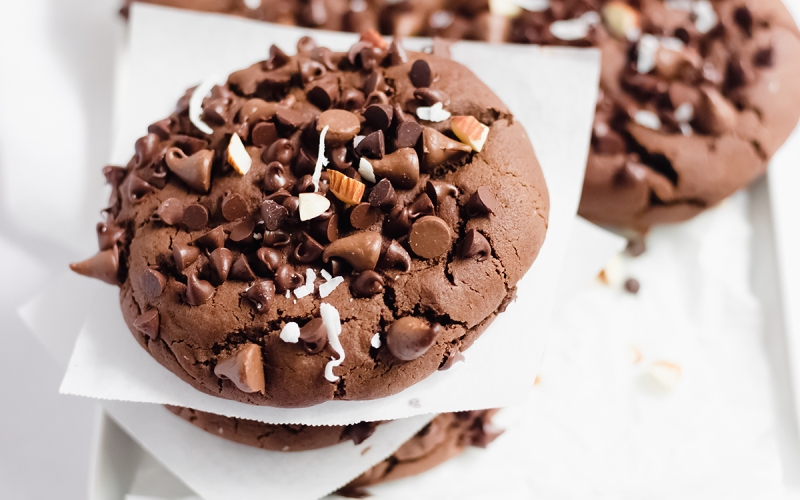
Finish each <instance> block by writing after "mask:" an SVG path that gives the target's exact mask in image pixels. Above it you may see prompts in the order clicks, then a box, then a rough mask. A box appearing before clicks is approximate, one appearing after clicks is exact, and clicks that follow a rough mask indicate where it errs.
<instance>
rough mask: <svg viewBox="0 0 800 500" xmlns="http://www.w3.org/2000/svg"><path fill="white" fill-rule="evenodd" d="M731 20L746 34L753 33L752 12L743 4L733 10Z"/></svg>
mask: <svg viewBox="0 0 800 500" xmlns="http://www.w3.org/2000/svg"><path fill="white" fill-rule="evenodd" d="M733 20H734V21H735V22H736V24H737V25H739V28H740V29H741V30H742V31H743V32H744V33H745V34H746V35H747V36H752V35H753V13H752V12H750V9H748V8H747V7H745V6H742V7H739V8H737V9H736V10H734V11H733Z"/></svg>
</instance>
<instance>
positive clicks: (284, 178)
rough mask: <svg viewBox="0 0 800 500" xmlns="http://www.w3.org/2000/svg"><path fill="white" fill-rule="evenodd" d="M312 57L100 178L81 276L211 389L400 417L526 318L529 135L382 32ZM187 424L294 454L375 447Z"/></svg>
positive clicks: (482, 96)
mask: <svg viewBox="0 0 800 500" xmlns="http://www.w3.org/2000/svg"><path fill="white" fill-rule="evenodd" d="M297 52H298V53H297V55H296V56H288V55H287V54H285V53H284V52H283V51H282V50H280V49H279V48H278V47H274V46H273V47H272V48H271V49H270V50H269V54H270V57H269V58H268V59H267V60H265V61H261V62H259V63H256V64H254V65H252V66H251V67H249V68H247V69H244V70H242V71H238V72H236V73H233V74H232V75H230V76H229V77H228V79H227V81H226V82H214V81H206V82H203V83H202V84H200V85H198V86H197V87H196V88H193V89H190V90H189V91H188V92H187V93H186V94H185V95H184V96H183V97H182V98H181V99H179V101H178V104H177V107H176V110H175V112H174V113H173V114H172V115H170V116H169V117H168V118H166V119H164V120H161V121H158V122H156V123H153V124H152V125H151V126H150V127H149V129H148V134H147V135H146V136H144V137H142V138H141V139H139V140H138V141H137V142H136V144H135V151H136V154H135V155H134V157H133V158H132V159H131V161H130V162H129V163H128V165H127V166H125V167H113V166H110V167H106V168H105V169H104V174H105V176H106V178H107V180H108V182H109V184H110V185H111V187H112V195H111V199H110V202H109V206H108V208H107V209H106V215H107V217H106V220H105V222H103V223H100V224H98V227H97V234H98V242H99V246H100V251H99V253H97V254H96V255H95V256H94V257H92V258H90V259H88V260H86V261H84V262H80V263H76V264H73V265H72V266H71V267H72V269H73V270H74V271H76V272H78V273H81V274H84V275H86V276H90V277H94V278H98V279H101V280H103V281H105V282H107V283H110V284H114V285H119V287H120V303H121V307H122V311H123V315H124V317H125V320H126V323H127V325H128V327H129V329H130V330H131V332H132V333H133V335H134V337H135V338H136V339H137V341H138V342H139V343H140V345H141V346H142V347H143V348H144V349H145V350H146V351H147V352H148V353H149V354H150V355H151V356H152V357H153V358H155V359H156V360H157V361H158V362H159V363H161V364H162V365H163V366H165V367H166V368H167V369H169V370H171V371H172V372H173V373H174V374H176V375H177V376H179V377H180V378H181V379H183V380H184V381H186V382H187V383H188V384H189V385H191V386H192V387H193V388H194V389H196V390H199V391H202V392H205V393H207V394H211V395H214V396H218V397H222V398H226V399H230V400H235V401H240V402H243V403H247V404H253V405H266V406H278V407H287V408H291V407H308V406H311V405H315V404H318V403H321V402H324V401H330V400H367V399H376V398H382V397H386V396H388V395H391V394H395V393H397V392H399V391H401V390H403V389H405V388H407V387H409V386H411V385H413V384H415V383H417V382H419V381H421V380H423V379H425V378H426V377H428V376H429V375H431V374H432V373H434V372H436V371H437V370H446V369H448V368H449V367H450V366H452V364H453V363H455V362H456V361H458V359H459V358H460V353H461V352H462V351H464V350H466V349H467V348H468V347H470V345H471V344H472V343H473V342H474V340H475V339H476V338H477V337H478V336H479V335H481V333H483V331H484V330H485V329H486V327H487V326H488V325H489V324H490V323H491V322H492V320H493V319H494V318H495V317H496V316H497V315H498V314H500V313H501V312H502V311H503V310H504V309H505V306H506V305H507V304H508V303H509V302H510V300H512V298H513V296H514V291H515V287H516V283H517V281H518V280H519V279H520V278H521V277H522V276H523V275H524V274H525V272H526V271H527V270H528V268H529V267H530V266H531V264H532V263H533V261H534V259H535V258H536V256H537V254H538V252H539V249H540V247H541V245H542V243H543V241H544V235H545V231H546V227H547V218H548V211H549V201H548V194H547V189H546V187H545V183H544V178H543V175H542V172H541V169H540V167H539V164H538V162H537V160H536V157H535V155H534V152H533V149H532V147H531V145H530V142H529V141H528V139H527V136H526V134H525V131H524V130H523V128H522V126H521V125H520V124H519V122H516V121H515V120H514V118H513V116H512V115H511V113H510V112H509V111H508V109H507V108H506V107H505V105H504V104H503V103H502V102H501V101H500V100H499V99H498V98H497V97H496V96H495V95H494V94H493V93H492V92H491V91H490V90H489V89H488V88H487V87H486V86H485V85H484V84H483V83H481V82H480V81H479V80H478V79H477V78H476V77H475V76H474V75H473V74H472V73H471V72H470V71H469V70H467V69H466V68H464V67H463V66H461V65H460V64H457V63H455V62H453V61H451V60H449V59H447V58H443V57H440V56H437V55H430V54H421V53H411V52H408V53H407V52H406V51H405V50H404V49H403V47H402V46H401V45H400V44H398V43H391V44H390V43H388V42H387V41H386V40H384V39H383V38H381V37H380V36H379V35H377V33H375V32H370V33H367V34H366V35H365V36H363V37H362V38H361V40H360V41H359V42H358V43H356V44H355V45H353V47H352V48H351V49H350V50H349V51H348V52H346V53H335V52H332V51H330V50H328V49H326V48H323V47H318V46H316V44H315V43H314V42H313V40H311V39H310V38H304V39H302V40H301V41H300V42H299V44H298V47H297ZM194 389H192V388H190V387H188V386H187V390H194ZM175 411H176V413H178V414H179V415H181V416H183V417H184V418H187V419H189V420H190V421H192V422H193V423H196V424H197V425H199V426H200V427H202V428H205V429H207V430H208V429H212V428H213V430H214V432H215V433H219V430H218V428H219V429H224V428H226V427H231V426H233V428H235V429H237V431H236V432H234V433H232V434H231V433H225V432H222V434H223V437H229V438H231V439H234V440H237V441H240V442H245V443H247V444H252V445H257V446H261V447H264V448H268V449H279V450H284V449H287V447H288V450H289V451H294V450H302V449H313V448H319V447H324V446H331V445H334V444H337V443H339V442H341V441H343V440H353V441H359V440H363V439H364V438H365V437H366V436H368V435H369V434H370V433H371V430H372V429H374V424H370V423H365V424H359V425H356V426H349V427H346V428H306V427H302V426H300V427H291V429H289V427H287V426H282V427H280V429H278V430H275V428H274V427H275V426H270V425H269V424H261V423H257V422H249V423H247V424H244V423H241V422H237V421H236V420H232V419H228V418H226V417H221V416H216V415H209V414H202V413H199V412H194V411H192V410H187V409H175ZM490 416H491V414H490V413H489V412H475V413H471V412H468V413H464V414H448V415H446V416H440V417H438V418H437V419H436V420H434V423H432V424H431V425H430V426H428V427H427V428H426V429H423V431H422V432H421V433H420V434H419V435H418V436H417V437H416V438H414V440H412V443H411V444H409V445H407V448H406V447H404V448H403V449H401V450H402V451H398V453H399V455H396V456H395V457H394V458H392V459H389V461H388V462H385V463H384V464H383V465H381V466H379V467H380V470H378V469H376V470H374V471H372V472H370V473H369V475H368V477H365V478H362V479H361V480H360V483H359V484H371V483H373V482H376V481H378V480H382V479H386V478H394V477H399V476H401V475H405V474H408V473H411V471H417V470H419V469H420V468H425V467H427V466H428V464H430V465H431V466H432V465H434V464H436V463H438V462H440V461H442V460H444V459H446V458H447V457H449V456H452V455H453V454H454V453H456V452H457V451H459V450H461V449H463V447H464V446H467V445H469V444H482V443H486V442H487V441H488V440H489V439H490V437H491V435H492V434H491V432H488V431H487V429H488V427H487V425H488V421H489V418H490ZM284 431H286V432H284ZM264 435H269V436H270V437H269V438H268V439H259V438H255V437H256V436H264ZM254 438H255V439H254ZM403 471H408V472H403Z"/></svg>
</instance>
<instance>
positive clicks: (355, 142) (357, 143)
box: [353, 135, 367, 148]
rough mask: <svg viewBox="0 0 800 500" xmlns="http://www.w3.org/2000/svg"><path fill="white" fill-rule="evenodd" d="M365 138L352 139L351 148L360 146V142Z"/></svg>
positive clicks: (356, 137)
mask: <svg viewBox="0 0 800 500" xmlns="http://www.w3.org/2000/svg"><path fill="white" fill-rule="evenodd" d="M365 137H367V136H366V135H357V136H355V137H353V147H354V148H357V147H358V145H359V144H361V141H363V140H364V138H365Z"/></svg>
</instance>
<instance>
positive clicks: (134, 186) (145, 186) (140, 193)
mask: <svg viewBox="0 0 800 500" xmlns="http://www.w3.org/2000/svg"><path fill="white" fill-rule="evenodd" d="M127 187H128V189H127V190H126V194H127V195H128V199H129V200H130V201H131V202H133V203H136V202H138V201H141V199H142V198H144V197H145V196H147V195H148V194H150V193H152V192H153V191H154V189H153V186H151V185H150V184H149V183H148V182H147V181H144V180H142V179H141V178H139V177H137V176H136V175H133V174H131V175H130V176H129V177H128V180H127Z"/></svg>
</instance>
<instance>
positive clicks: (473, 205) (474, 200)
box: [465, 186, 498, 217]
mask: <svg viewBox="0 0 800 500" xmlns="http://www.w3.org/2000/svg"><path fill="white" fill-rule="evenodd" d="M497 208H498V203H497V198H495V197H494V195H493V194H492V192H491V191H490V190H489V188H487V187H486V186H481V187H479V188H478V189H477V190H476V191H475V192H474V193H472V196H470V198H469V201H467V205H466V207H465V209H466V213H467V217H481V216H484V215H488V214H493V213H496V212H497Z"/></svg>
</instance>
